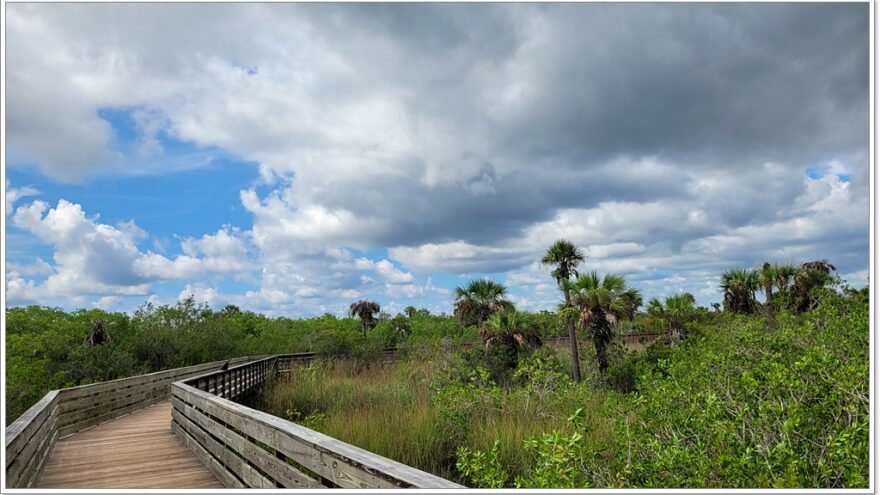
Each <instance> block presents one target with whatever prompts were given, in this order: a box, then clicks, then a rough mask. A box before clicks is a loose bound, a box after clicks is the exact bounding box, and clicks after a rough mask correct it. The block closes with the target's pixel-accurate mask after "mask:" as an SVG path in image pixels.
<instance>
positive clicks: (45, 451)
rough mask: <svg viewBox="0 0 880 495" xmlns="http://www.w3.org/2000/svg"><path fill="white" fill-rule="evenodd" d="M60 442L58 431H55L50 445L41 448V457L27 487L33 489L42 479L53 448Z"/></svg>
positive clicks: (50, 439)
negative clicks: (41, 476)
mask: <svg viewBox="0 0 880 495" xmlns="http://www.w3.org/2000/svg"><path fill="white" fill-rule="evenodd" d="M57 440H58V431H57V430H56V431H53V432H52V436H51V437H50V438H49V444H48V445H43V446H42V447H41V448H40V455H39V458H38V460H37V464H36V467H35V468H34V469H33V473H32V474H31V476H30V478H29V479H28V480H27V487H28V488H33V487H34V486H36V484H37V481H38V480H39V479H40V475H42V474H43V469H44V468H45V467H46V461H48V459H49V455H50V454H51V453H52V447H53V446H54V445H55V442H56V441H57Z"/></svg>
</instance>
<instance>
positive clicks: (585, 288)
mask: <svg viewBox="0 0 880 495" xmlns="http://www.w3.org/2000/svg"><path fill="white" fill-rule="evenodd" d="M563 286H564V290H567V291H568V292H569V294H571V304H572V306H573V308H574V309H575V310H576V311H577V314H578V323H579V324H580V326H581V327H582V328H584V329H589V330H590V332H591V333H592V335H593V344H594V345H595V346H596V360H597V361H598V363H599V371H601V372H603V373H604V372H605V370H606V369H608V354H607V346H608V343H609V342H610V341H611V329H612V327H614V326H615V325H616V324H617V322H618V321H619V320H620V319H623V318H628V317H629V315H630V314H631V312H632V311H633V309H632V304H633V302H632V301H633V300H634V299H636V297H635V296H636V295H637V296H638V299H641V294H637V293H638V291H637V290H636V289H633V288H630V287H627V285H626V280H624V278H623V277H621V276H620V275H615V274H613V273H609V274H607V275H605V276H604V277H600V276H599V274H598V273H596V272H590V273H588V274H584V275H580V276H579V277H578V278H577V279H575V280H574V281H565V282H563ZM624 294H627V295H624ZM571 315H572V312H571V311H570V310H569V309H568V308H566V310H563V313H562V316H563V318H566V319H568V320H569V321H570V320H571V319H572V318H571Z"/></svg>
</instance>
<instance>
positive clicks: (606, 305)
mask: <svg viewBox="0 0 880 495" xmlns="http://www.w3.org/2000/svg"><path fill="white" fill-rule="evenodd" d="M585 259H586V256H584V253H583V252H582V251H581V250H580V249H578V248H576V247H575V246H574V244H572V243H571V242H569V241H567V240H564V239H560V240H558V241H556V242H554V243H553V245H551V246H550V248H549V249H548V250H547V252H546V253H545V255H544V256H543V257H542V258H541V263H542V264H545V265H552V266H553V267H554V268H553V271H552V273H551V275H552V276H553V278H554V279H555V280H556V283H557V285H558V287H559V290H560V292H561V293H562V299H563V301H562V303H561V304H560V307H559V310H560V311H559V314H560V319H561V321H563V322H564V323H565V325H566V327H567V328H568V336H569V343H570V345H571V358H572V374H573V378H574V379H575V380H576V381H581V370H580V360H579V356H578V343H577V334H576V332H575V327H580V328H581V329H584V330H588V331H590V332H591V334H592V336H593V343H594V345H595V347H596V360H597V362H598V364H599V370H600V371H601V372H603V373H604V372H605V370H606V369H607V368H608V353H607V348H608V344H609V342H610V341H611V335H612V332H611V330H612V327H614V326H615V325H616V324H617V322H618V321H620V320H621V319H632V318H633V316H634V314H635V312H636V310H637V309H638V308H639V306H641V305H642V295H641V293H640V292H639V291H638V290H637V289H635V288H632V287H628V286H627V285H626V281H625V280H624V278H623V277H621V276H619V275H615V274H607V275H605V276H599V274H598V273H596V272H591V273H587V274H579V273H578V271H577V267H578V265H580V263H581V262H583V261H584V260H585ZM455 294H456V301H455V315H456V317H457V318H458V319H459V321H460V322H461V323H462V324H463V325H478V326H479V325H482V329H481V332H480V335H481V336H482V337H483V342H484V344H485V345H486V346H487V347H488V346H490V345H492V343H493V342H502V343H503V342H507V343H510V344H511V345H514V344H515V345H517V346H518V347H520V348H523V347H528V346H532V345H535V344H537V343H539V342H540V340H539V339H535V338H533V337H532V335H536V334H534V332H533V330H531V329H530V328H528V327H527V325H525V324H524V323H522V319H521V318H517V317H516V312H515V310H514V309H513V303H512V302H511V301H510V300H508V299H507V298H506V295H507V288H506V287H505V286H504V285H503V284H500V283H498V282H495V281H494V280H490V279H479V280H473V281H471V282H470V283H468V284H467V285H465V286H463V287H458V288H456V291H455ZM484 322H488V323H487V324H485V325H484Z"/></svg>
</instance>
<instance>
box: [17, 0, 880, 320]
mask: <svg viewBox="0 0 880 495" xmlns="http://www.w3.org/2000/svg"><path fill="white" fill-rule="evenodd" d="M867 14H868V9H867V7H866V6H865V5H844V4H838V5H820V4H812V5H794V4H788V5H769V4H768V5H761V4H748V5H746V4H743V5H739V4H736V5H734V4H722V5H693V6H690V5H689V6H678V5H625V6H624V5H621V6H606V5H598V4H596V5H593V4H583V5H580V4H560V5H546V6H545V5H541V6H537V5H527V4H517V5H501V4H492V5H457V4H456V5H431V4H419V5H379V4H369V5H356V4H351V5H348V4H347V5H318V4H296V5H281V4H273V5H258V4H256V5H239V4H216V5H213V4H212V5H205V4H125V5H122V4H94V5H91V4H90V5H77V4H36V5H32V4H15V5H10V6H9V8H8V9H7V40H6V41H7V43H8V45H7V46H6V53H7V57H8V59H7V69H8V70H7V76H8V77H7V81H6V82H7V95H8V96H9V98H8V100H9V101H8V108H7V109H6V111H7V118H8V121H7V125H8V130H7V132H8V134H7V142H8V143H9V148H10V153H11V155H10V156H13V157H14V158H15V161H16V162H22V163H26V164H29V165H34V166H36V167H37V168H38V169H39V170H40V171H42V172H43V173H44V174H45V175H46V176H48V177H51V178H53V179H55V180H57V181H62V182H77V181H83V180H89V179H90V178H91V177H92V176H94V175H95V174H98V173H103V174H124V173H134V172H135V169H137V170H138V171H141V170H142V169H147V170H148V171H150V170H152V171H153V172H157V171H160V170H161V171H163V172H166V173H170V172H173V170H174V169H175V167H178V168H179V167H191V166H194V165H193V160H173V159H169V160H164V159H162V158H163V157H165V158H174V157H173V156H171V157H169V156H168V155H167V154H168V152H167V151H166V150H164V149H163V145H162V140H161V139H159V136H160V135H162V136H170V137H172V138H174V139H176V140H179V141H182V142H184V143H187V144H189V145H192V146H195V147H196V148H200V149H202V150H212V149H215V148H217V149H222V150H224V151H225V152H228V153H230V154H231V155H234V156H237V157H240V158H241V159H242V160H243V161H246V162H248V163H256V164H257V166H258V167H259V169H260V172H261V177H262V181H263V183H262V184H259V185H254V187H253V188H248V189H245V190H243V191H241V192H240V195H239V198H238V201H239V202H240V203H241V205H242V206H243V207H244V209H245V211H247V212H248V213H249V214H250V215H251V218H252V227H250V228H245V227H242V228H236V227H235V226H226V227H224V228H222V229H220V230H219V231H217V232H215V233H207V234H205V235H204V236H202V237H197V238H187V239H184V240H183V241H182V243H181V246H180V248H181V251H182V252H181V253H180V254H177V255H167V256H166V254H165V252H164V251H161V250H160V251H161V252H158V253H157V252H153V251H149V250H146V251H145V250H143V249H141V248H140V243H141V242H142V241H144V240H145V239H146V233H144V232H142V231H140V229H138V228H137V226H136V225H135V224H134V223H128V224H118V225H113V226H111V225H106V224H102V223H100V221H99V219H98V218H97V217H92V218H89V217H86V216H85V214H84V212H83V211H82V208H80V207H79V205H75V204H73V203H69V202H67V201H61V202H59V203H58V205H57V206H56V207H55V208H53V209H49V207H48V204H47V203H44V202H33V203H30V204H29V205H25V206H22V207H19V208H18V210H17V211H16V213H15V215H14V218H13V222H12V223H13V224H14V225H15V226H16V227H17V228H19V229H22V230H24V231H27V232H30V233H31V234H33V235H35V236H36V237H38V238H39V239H41V240H42V241H43V242H45V243H47V244H49V245H51V246H52V247H53V249H54V257H53V261H54V263H53V264H52V265H51V266H50V269H51V272H50V271H49V270H47V269H46V267H45V266H43V265H39V266H37V265H33V267H32V268H30V269H28V268H25V267H23V266H18V267H13V268H15V270H11V271H10V275H9V276H8V278H7V288H12V289H11V293H12V294H13V296H14V297H18V298H19V300H21V298H24V297H26V296H27V297H32V296H33V297H37V296H38V295H37V294H36V291H40V290H42V291H46V292H47V293H53V294H68V295H71V296H73V295H79V294H93V295H95V296H101V297H119V296H123V295H126V294H137V295H143V294H148V293H149V291H150V290H152V287H153V285H155V284H156V283H160V281H168V280H183V281H185V282H186V283H187V284H189V285H187V287H186V290H184V291H182V292H181V295H183V293H185V292H187V291H188V290H190V291H192V292H193V293H197V294H198V295H199V297H201V298H203V299H204V300H209V299H210V300H211V301H213V302H215V303H219V302H220V301H235V302H236V303H241V304H243V305H248V306H249V307H254V308H256V309H262V310H266V311H276V312H280V311H292V312H299V313H315V312H323V311H334V312H338V310H339V308H340V307H343V306H344V301H347V300H350V299H353V298H358V297H378V296H376V295H377V294H379V295H381V296H382V297H384V298H386V299H387V300H389V301H393V302H394V303H395V304H396V303H398V302H400V301H404V300H419V301H424V302H425V304H440V302H439V301H441V300H445V299H444V298H445V297H446V295H444V294H443V293H442V292H441V290H442V289H438V288H436V287H433V285H432V284H431V282H430V281H429V280H428V279H426V278H424V277H427V276H428V275H429V274H431V273H434V272H445V273H449V274H453V275H461V274H475V273H499V274H503V275H501V276H502V277H506V280H507V281H508V283H509V284H510V285H511V286H517V285H520V284H522V285H524V286H526V287H530V288H531V289H530V290H533V291H534V292H533V293H529V294H526V293H523V292H520V293H517V294H515V296H516V297H517V298H518V300H519V301H521V302H522V304H526V305H529V306H541V305H549V304H552V303H551V301H552V300H553V298H555V297H556V294H555V290H556V289H555V287H554V286H553V284H552V281H549V282H548V281H547V280H545V279H546V278H547V274H546V273H545V272H546V271H547V270H546V267H540V266H539V265H537V264H535V260H536V259H538V257H540V255H541V253H542V251H543V250H544V249H545V248H546V246H547V245H549V243H551V242H552V241H553V240H555V239H557V238H560V237H565V238H568V239H570V240H572V241H574V242H575V243H576V244H578V245H579V246H582V247H583V248H584V250H585V252H586V254H587V255H588V261H587V263H586V268H587V269H597V270H600V271H609V270H610V271H618V272H621V273H624V274H626V275H628V276H629V277H631V278H632V279H633V280H634V281H636V282H637V283H640V284H643V287H645V288H646V290H658V291H660V290H673V289H674V290H679V289H682V290H683V289H685V288H687V289H689V290H692V291H694V292H695V293H700V294H702V295H703V297H704V298H706V299H708V298H710V297H712V294H711V290H710V288H711V284H714V283H716V282H715V281H714V279H713V277H715V276H717V273H718V272H719V271H720V270H723V269H724V268H727V267H729V266H730V265H734V264H743V265H751V264H756V263H758V262H760V261H763V260H765V259H768V260H774V259H777V260H781V261H782V260H803V259H807V258H811V257H823V258H824V257H827V258H830V259H832V261H834V262H835V263H837V264H838V265H839V266H840V268H841V270H842V271H843V272H845V273H853V274H858V273H861V272H862V271H863V270H864V269H865V268H866V257H865V255H866V254H867V233H868V229H867V222H868V212H867V204H868V183H867V179H868V146H867V144H868V143H867V139H866V136H867V133H866V130H867V129H866V127H865V122H867V119H868V109H867V105H868V88H867V83H868V77H867V71H868V63H867V62H868V52H867V48H866V47H867V40H868V34H869V33H868V30H867V25H868V23H867ZM817 23H821V25H823V26H824V27H825V29H822V30H821V33H819V34H817V33H816V31H815V29H811V28H810V27H811V26H814V25H817ZM156 26H161V29H157V28H156ZM805 26H806V27H805ZM646 40H650V42H646ZM608 47H614V49H613V50H610V49H609V48H608ZM757 54H759V55H757ZM791 60H798V63H797V64H789V63H780V61H783V62H785V61H791ZM685 76H686V77H685ZM106 109H115V110H119V109H122V110H125V111H130V112H131V117H132V119H133V120H134V124H135V134H137V136H136V137H135V141H136V142H135V145H134V146H133V149H134V151H131V152H128V154H126V152H123V151H121V150H120V149H118V148H117V146H116V142H115V140H116V130H115V129H113V127H112V125H111V124H110V122H109V121H107V120H104V119H102V118H101V115H102V114H101V111H102V110H106ZM205 152H206V153H208V151H205ZM168 163H172V165H168ZM198 163H201V162H198ZM135 164H136V165H135ZM243 166H249V165H243ZM805 170H810V176H808V177H805V176H804V172H805ZM6 189H7V201H6V208H7V214H9V212H10V211H11V208H12V206H13V205H14V203H15V202H16V201H18V200H20V199H21V198H22V197H24V196H26V195H33V194H36V193H37V191H36V190H34V189H33V188H27V187H23V188H20V189H13V188H12V187H11V186H10V184H9V183H7V184H6ZM267 189H268V190H267ZM258 191H260V192H258ZM47 210H48V211H47ZM212 229H213V227H212ZM154 241H155V240H154ZM376 249H379V250H381V249H387V250H388V258H389V259H387V260H378V261H376V260H370V259H366V258H363V257H360V255H353V254H352V253H354V252H355V250H360V251H362V252H363V251H365V250H376ZM157 250H158V248H157ZM28 270H30V272H28ZM29 273H32V275H29ZM11 274H14V277H13V276H12V275H11ZM29 276H45V277H47V278H46V280H45V282H35V281H34V280H30V279H28V278H27V277H29ZM224 277H232V278H236V279H238V280H240V281H248V282H249V283H251V285H253V287H254V288H253V289H252V290H249V291H246V292H245V293H243V294H224V293H223V291H221V290H220V289H219V287H220V280H222V279H224ZM682 277H684V278H685V279H687V281H686V282H682V281H680V280H679V279H680V278H682ZM542 280H544V281H542ZM517 290H518V289H517ZM175 292H176V291H175Z"/></svg>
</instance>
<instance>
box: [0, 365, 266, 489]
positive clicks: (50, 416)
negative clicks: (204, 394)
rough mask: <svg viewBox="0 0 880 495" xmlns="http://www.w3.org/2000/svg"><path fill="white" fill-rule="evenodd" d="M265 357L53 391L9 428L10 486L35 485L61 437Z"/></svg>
mask: <svg viewBox="0 0 880 495" xmlns="http://www.w3.org/2000/svg"><path fill="white" fill-rule="evenodd" d="M262 358H263V356H257V357H251V356H245V357H240V358H235V359H231V360H228V361H216V362H212V363H204V364H199V365H195V366H187V367H184V368H175V369H170V370H165V371H158V372H155V373H149V374H146V375H137V376H132V377H128V378H120V379H118V380H111V381H107V382H100V383H93V384H90V385H80V386H78V387H70V388H64V389H60V390H52V391H50V392H49V393H47V394H46V395H45V396H43V398H42V399H41V400H40V401H39V402H37V403H36V404H34V405H33V406H32V407H31V408H30V409H28V410H27V411H25V413H24V414H22V415H21V416H20V417H18V418H17V419H16V420H15V421H14V422H13V423H12V424H10V425H9V426H8V427H6V466H5V468H6V477H5V485H6V487H7V488H30V487H32V486H34V484H35V483H36V481H37V479H39V476H40V473H41V472H42V469H43V467H44V465H45V462H46V459H47V458H48V456H49V453H50V452H51V450H52V447H53V446H54V445H55V442H56V441H57V440H58V439H61V438H64V437H65V436H68V435H71V434H73V433H76V432H78V431H81V430H84V429H86V428H90V427H92V426H95V425H98V424H101V423H104V422H106V421H110V420H111V419H115V418H118V417H119V416H123V415H125V414H129V413H131V412H134V411H137V410H139V409H143V408H145V407H147V406H150V405H152V404H155V403H157V402H161V401H163V400H166V399H168V398H169V397H170V395H171V384H172V383H173V382H175V381H177V380H181V379H185V378H189V377H192V376H197V375H203V374H205V372H207V371H211V370H214V369H217V368H220V367H221V366H223V365H224V364H225V365H227V366H234V365H237V364H240V363H243V362H248V361H251V360H254V359H262Z"/></svg>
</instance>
